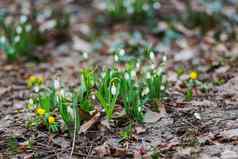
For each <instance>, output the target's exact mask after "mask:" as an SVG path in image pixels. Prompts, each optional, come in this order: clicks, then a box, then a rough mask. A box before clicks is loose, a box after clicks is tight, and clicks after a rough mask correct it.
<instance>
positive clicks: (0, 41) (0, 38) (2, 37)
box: [0, 36, 7, 44]
mask: <svg viewBox="0 0 238 159" xmlns="http://www.w3.org/2000/svg"><path fill="white" fill-rule="evenodd" d="M6 41H7V40H6V37H5V36H1V37H0V43H3V44H4V43H5V42H6Z"/></svg>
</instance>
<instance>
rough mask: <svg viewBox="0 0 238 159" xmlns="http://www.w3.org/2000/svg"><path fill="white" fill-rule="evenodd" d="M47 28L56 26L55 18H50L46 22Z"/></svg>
mask: <svg viewBox="0 0 238 159" xmlns="http://www.w3.org/2000/svg"><path fill="white" fill-rule="evenodd" d="M47 26H48V28H54V27H55V26H56V21H55V20H50V21H49V22H48V23H47Z"/></svg>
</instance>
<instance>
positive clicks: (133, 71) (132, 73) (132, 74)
mask: <svg viewBox="0 0 238 159" xmlns="http://www.w3.org/2000/svg"><path fill="white" fill-rule="evenodd" d="M131 77H133V78H134V77H136V71H135V70H132V71H131Z"/></svg>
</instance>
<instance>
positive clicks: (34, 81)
mask: <svg viewBox="0 0 238 159" xmlns="http://www.w3.org/2000/svg"><path fill="white" fill-rule="evenodd" d="M43 83H44V77H43V76H34V75H32V76H30V77H29V78H28V79H27V86H28V87H29V88H31V87H32V86H35V85H37V86H39V85H42V84H43Z"/></svg>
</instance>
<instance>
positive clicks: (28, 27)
mask: <svg viewBox="0 0 238 159" xmlns="http://www.w3.org/2000/svg"><path fill="white" fill-rule="evenodd" d="M31 30H32V26H31V25H30V24H28V25H26V32H30V31H31Z"/></svg>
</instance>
